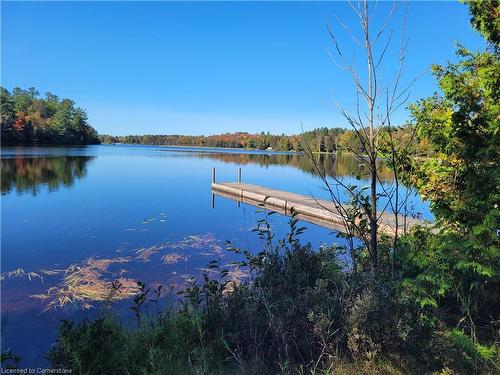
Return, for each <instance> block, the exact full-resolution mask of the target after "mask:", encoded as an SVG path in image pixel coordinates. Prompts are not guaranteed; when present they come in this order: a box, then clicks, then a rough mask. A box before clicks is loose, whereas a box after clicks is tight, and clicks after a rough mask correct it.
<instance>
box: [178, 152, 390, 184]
mask: <svg viewBox="0 0 500 375" xmlns="http://www.w3.org/2000/svg"><path fill="white" fill-rule="evenodd" d="M195 155H196V157H199V158H201V159H214V160H219V161H223V162H225V163H236V164H242V165H245V164H258V165H260V166H270V165H282V166H292V167H295V168H298V169H300V170H302V171H304V172H307V173H310V174H312V175H316V174H317V173H316V170H315V167H314V163H313V162H312V161H311V160H310V159H309V158H308V157H307V156H305V155H302V154H236V153H234V154H233V153H195ZM183 156H184V155H183ZM314 157H315V158H316V160H317V161H318V162H319V165H321V166H322V167H323V168H324V170H325V171H326V172H327V173H328V174H330V175H335V176H339V177H342V176H360V178H365V177H366V178H367V177H368V170H367V169H366V165H364V164H363V163H362V162H360V161H359V160H357V159H356V158H355V157H354V156H353V155H352V154H347V153H339V154H336V155H331V154H318V155H314ZM380 179H381V180H382V181H392V179H393V177H392V173H391V171H390V170H389V169H387V168H383V167H382V168H381V172H380Z"/></svg>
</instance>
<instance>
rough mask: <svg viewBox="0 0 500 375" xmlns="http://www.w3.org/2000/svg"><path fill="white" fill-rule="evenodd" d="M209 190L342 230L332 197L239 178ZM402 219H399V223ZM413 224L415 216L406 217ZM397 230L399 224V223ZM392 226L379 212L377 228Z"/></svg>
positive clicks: (386, 230) (384, 230)
mask: <svg viewBox="0 0 500 375" xmlns="http://www.w3.org/2000/svg"><path fill="white" fill-rule="evenodd" d="M212 192H213V193H214V194H216V195H219V196H222V197H225V198H229V199H233V200H236V201H239V202H244V203H248V204H250V205H253V206H256V207H265V208H266V209H269V210H271V211H274V212H277V213H280V214H282V215H286V216H290V215H291V212H292V208H293V209H294V211H295V213H296V217H297V218H298V219H300V220H304V221H307V222H310V223H313V224H316V225H320V226H323V227H326V228H330V229H334V230H336V231H341V232H345V220H344V218H343V215H342V214H341V213H340V212H339V209H338V208H337V207H336V206H335V204H334V203H333V202H332V201H329V200H324V199H315V198H314V197H312V196H306V195H301V194H296V193H291V192H287V191H282V190H276V189H270V188H266V187H263V186H258V185H252V184H247V183H242V182H224V183H215V182H214V183H212ZM402 222H403V221H402V220H400V223H402ZM407 222H408V223H409V225H410V226H411V225H414V224H415V223H416V220H414V219H409V220H407ZM399 226H400V230H401V228H402V226H401V224H399ZM395 229H396V225H395V218H394V215H392V214H390V213H383V214H382V216H381V218H380V223H379V232H381V233H385V234H388V235H394V233H395Z"/></svg>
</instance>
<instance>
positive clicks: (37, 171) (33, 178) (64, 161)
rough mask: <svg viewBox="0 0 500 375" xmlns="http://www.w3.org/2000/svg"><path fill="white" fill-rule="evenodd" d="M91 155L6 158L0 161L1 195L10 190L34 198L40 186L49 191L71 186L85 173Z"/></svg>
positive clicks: (91, 157)
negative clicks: (0, 169)
mask: <svg viewBox="0 0 500 375" xmlns="http://www.w3.org/2000/svg"><path fill="white" fill-rule="evenodd" d="M92 159H94V157H93V156H65V157H36V158H26V157H18V158H7V159H2V160H1V165H2V172H1V175H2V194H6V193H8V192H10V191H12V190H13V189H15V190H16V191H17V192H18V193H24V192H31V194H33V195H36V194H37V193H38V192H39V189H40V187H41V185H45V186H47V187H48V189H49V191H54V190H57V189H58V188H59V187H60V186H61V185H63V186H72V185H73V183H74V182H75V180H76V179H80V178H83V177H85V175H86V174H87V168H86V164H87V163H88V162H89V161H90V160H92Z"/></svg>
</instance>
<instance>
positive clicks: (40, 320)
mask: <svg viewBox="0 0 500 375" xmlns="http://www.w3.org/2000/svg"><path fill="white" fill-rule="evenodd" d="M1 156H2V161H1V162H2V172H1V174H2V199H1V204H2V207H1V225H2V228H1V229H2V232H1V250H2V252H1V261H2V265H1V268H2V275H3V277H4V280H3V281H2V287H1V291H2V296H1V304H2V306H1V307H2V319H3V320H4V323H5V324H4V327H3V334H2V350H4V349H6V348H9V347H10V348H12V351H13V353H15V354H17V355H20V356H21V357H22V362H21V365H22V366H35V365H36V366H39V365H46V362H45V360H44V359H43V354H44V353H45V352H46V351H47V350H48V349H49V348H50V346H51V344H52V343H53V342H54V340H55V337H56V327H57V325H58V321H59V319H61V318H71V319H81V318H82V317H85V316H93V315H95V314H97V313H98V311H99V303H94V302H93V301H92V300H91V299H86V300H85V302H84V303H86V304H87V305H89V306H87V307H90V305H92V307H93V308H90V309H87V310H82V309H81V307H82V306H81V305H82V303H76V304H72V305H71V306H72V307H71V308H68V307H65V308H62V309H54V308H50V309H48V310H46V308H47V306H48V304H50V302H51V301H55V300H56V296H59V297H60V296H61V295H56V294H54V292H52V294H50V293H49V294H48V295H47V291H48V290H49V288H51V287H53V286H57V285H58V287H59V288H61V284H60V283H61V282H62V281H64V276H65V274H64V272H63V271H64V270H66V269H68V267H70V266H71V265H75V266H76V267H80V269H83V271H82V272H81V273H85V272H87V271H88V270H89V269H91V270H93V272H97V275H98V278H99V280H104V281H105V282H107V281H112V280H116V279H119V278H121V280H125V283H126V282H127V281H131V282H133V281H135V280H141V281H143V282H145V283H146V284H148V285H151V286H155V285H159V284H161V285H164V286H166V287H167V289H168V288H171V290H173V291H174V290H176V289H178V288H179V287H181V286H182V285H183V283H184V280H185V279H186V278H187V277H189V276H197V275H199V274H200V272H201V271H200V268H203V267H205V266H206V265H207V263H208V262H209V261H210V260H213V259H220V262H221V264H222V265H225V264H228V263H230V262H231V261H232V260H234V259H233V258H232V255H231V253H228V252H227V251H225V250H224V248H225V246H224V241H225V240H230V241H231V242H232V243H233V244H234V245H236V246H238V247H242V248H246V249H249V250H251V251H258V250H260V249H261V244H260V242H259V240H258V238H257V236H256V235H255V234H254V233H252V232H251V230H252V229H253V228H255V226H256V222H257V220H259V219H261V218H262V217H263V216H262V215H263V214H262V213H257V212H256V211H257V209H256V208H255V207H252V206H247V205H245V204H241V207H239V208H238V207H237V204H236V202H234V201H231V200H227V199H224V198H220V197H216V198H215V207H214V208H212V207H211V188H210V184H211V170H212V168H213V167H215V168H216V169H217V180H218V181H235V180H236V173H237V169H238V167H241V168H242V174H243V181H244V182H248V183H254V184H259V185H264V186H267V187H272V188H278V189H283V190H288V191H292V192H296V193H302V194H313V195H314V196H316V197H320V198H327V197H328V195H327V194H326V192H325V191H324V190H323V189H322V188H321V186H322V185H321V181H320V180H319V178H318V177H317V176H315V175H314V173H313V172H312V171H313V167H312V165H311V163H310V162H309V161H308V160H307V158H306V157H304V156H301V155H296V154H288V155H286V154H277V153H268V152H249V151H234V150H214V149H192V148H177V147H153V146H151V147H150V146H123V145H117V146H112V145H102V146H87V147H33V148H22V147H17V148H11V147H4V148H3V149H2V151H1ZM321 162H322V163H323V164H324V165H325V167H326V168H329V169H331V170H332V171H335V173H337V175H338V176H339V177H342V178H343V179H344V180H345V181H346V182H351V183H356V184H361V185H364V184H366V181H363V179H361V181H359V180H356V178H355V177H353V176H354V175H356V174H357V170H358V169H359V168H358V165H359V163H358V162H357V161H356V160H354V159H353V158H352V157H350V156H341V157H338V158H337V159H334V158H332V157H331V156H328V157H323V158H322V159H321ZM383 178H384V179H385V181H386V182H387V183H388V181H390V175H389V174H388V175H387V176H383ZM411 201H412V205H413V211H414V212H421V213H422V214H423V216H424V217H426V218H430V214H429V209H428V206H427V205H426V204H425V203H422V202H421V201H420V199H419V198H418V197H412V199H411ZM270 220H271V226H272V228H273V230H274V231H275V232H276V237H277V238H281V237H282V236H283V235H285V234H286V233H287V229H288V225H287V223H288V220H289V219H288V218H286V217H283V216H280V215H272V216H271V217H270ZM304 224H305V225H304V226H306V227H307V228H308V229H307V230H306V232H305V233H304V235H303V236H302V241H303V242H311V243H312V244H313V245H314V246H319V245H320V244H323V243H327V244H328V243H333V242H337V241H339V240H338V239H337V238H336V237H335V234H332V233H331V231H330V230H328V229H324V228H321V227H318V226H315V225H312V224H306V223H304ZM165 256H169V257H167V259H166V260H165V258H164V257H165ZM89 259H90V261H89ZM95 260H97V261H102V260H104V262H108V264H107V265H103V264H102V263H99V264H98V265H97V266H96V265H95V264H94V263H92V261H95ZM89 265H92V267H91V266H89ZM19 268H21V269H22V271H23V272H20V271H18V272H17V274H14V273H11V274H10V275H9V274H8V273H9V272H11V271H14V270H17V269H19ZM96 270H97V271H96ZM30 272H34V273H35V274H36V275H39V276H41V277H43V280H42V279H41V278H40V277H37V276H35V275H34V274H31V275H29V277H28V274H29V273H30ZM67 274H68V272H66V275H67ZM85 275H86V273H85ZM92 275H94V276H95V274H92ZM92 275H90V276H88V275H87V276H88V277H92ZM30 279H31V280H30ZM85 280H87V279H85ZM97 285H99V284H97ZM41 294H42V295H44V294H45V297H46V298H43V299H42V298H35V297H33V295H41ZM38 297H40V296H38ZM120 304H121V305H122V306H125V305H130V299H123V300H121V302H120V303H118V305H120ZM125 311H126V309H125ZM129 311H130V310H129ZM128 314H132V313H131V312H129V313H128Z"/></svg>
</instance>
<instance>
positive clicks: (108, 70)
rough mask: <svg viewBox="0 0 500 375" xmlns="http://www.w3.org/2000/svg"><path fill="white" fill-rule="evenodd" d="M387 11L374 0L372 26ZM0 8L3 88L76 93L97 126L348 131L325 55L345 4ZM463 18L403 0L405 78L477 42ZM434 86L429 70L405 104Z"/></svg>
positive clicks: (344, 86)
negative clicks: (406, 50)
mask: <svg viewBox="0 0 500 375" xmlns="http://www.w3.org/2000/svg"><path fill="white" fill-rule="evenodd" d="M388 6H389V3H380V4H378V8H377V9H376V11H375V14H374V20H375V22H379V23H380V22H382V20H383V15H384V14H385V13H386V11H387V9H388ZM1 11H2V14H1V21H2V25H1V28H2V29H1V31H2V36H1V42H2V51H1V52H2V55H1V83H2V86H4V87H6V88H7V89H9V90H10V89H12V88H13V87H15V86H19V87H22V88H28V87H31V86H34V87H36V88H37V89H38V90H39V91H40V93H45V92H46V91H50V92H52V93H54V94H56V95H58V96H60V97H68V98H71V99H73V100H74V101H75V102H76V103H77V104H78V105H80V106H81V107H83V108H85V109H86V110H87V113H88V115H89V119H90V122H91V124H92V125H93V126H95V128H96V129H97V130H98V131H99V132H100V133H108V134H115V135H123V134H150V133H153V134H174V133H177V134H179V133H182V134H213V133H222V132H226V131H248V132H260V131H270V132H272V133H281V132H285V133H287V134H290V133H297V132H299V131H300V129H301V123H302V125H303V127H304V128H305V129H312V128H314V127H317V126H329V127H333V126H345V125H346V124H345V122H344V121H343V118H342V117H341V116H340V115H339V113H338V111H337V110H336V109H335V107H334V106H333V105H332V101H331V98H332V95H333V96H334V97H335V98H336V100H337V101H339V102H341V103H343V104H345V105H346V106H348V107H349V106H351V104H352V103H353V100H354V95H353V92H354V91H353V87H352V82H351V80H350V79H349V76H348V75H347V74H346V73H345V72H343V71H341V70H339V69H338V68H337V66H336V65H335V64H334V63H333V62H332V61H331V60H330V58H329V56H328V54H327V52H326V50H325V49H326V48H331V47H332V44H331V42H330V39H329V37H328V34H327V32H326V27H325V23H326V22H327V21H328V22H330V23H331V24H332V25H334V26H335V27H336V29H335V30H336V32H338V33H339V34H338V35H339V40H340V42H342V43H344V45H350V44H352V43H351V42H350V40H349V39H348V38H347V36H346V35H345V34H343V33H342V32H341V31H342V30H341V28H339V27H338V24H337V23H336V21H335V15H337V16H338V17H339V18H341V19H343V20H345V22H346V23H348V24H350V25H354V23H353V22H354V21H355V20H354V17H353V12H352V9H351V8H350V7H349V6H348V5H347V4H346V3H344V2H328V3H324V2H273V3H270V2H213V3H212V2H198V3H189V2H86V3H85V2H6V1H2V2H1ZM401 15H402V13H399V14H397V15H396V18H395V24H394V25H395V26H396V27H397V25H398V22H399V21H398V20H399V19H400V18H401ZM468 21H469V15H468V12H467V7H466V6H465V5H463V4H461V3H458V2H410V3H409V4H408V20H407V34H408V35H409V36H410V38H411V41H410V49H409V53H408V61H407V64H406V66H405V70H404V79H407V80H409V79H410V78H411V77H414V76H416V75H418V74H419V73H420V72H422V71H423V70H425V69H426V67H428V66H429V65H430V64H432V63H444V62H446V61H447V60H452V59H453V58H454V57H453V53H454V49H455V48H454V42H455V41H460V42H461V43H462V44H464V45H465V46H466V47H469V48H471V49H481V48H483V47H484V43H483V41H482V39H481V38H480V36H479V34H477V33H476V32H475V31H473V30H472V29H471V27H470V25H469V22H468ZM358 56H359V55H358ZM388 58H389V60H388V62H387V63H386V64H387V71H388V72H390V66H392V65H391V64H393V62H394V61H395V55H394V53H392V52H391V53H389V54H388ZM387 75H389V73H387ZM436 90H437V86H436V84H435V81H434V78H433V77H432V76H431V74H430V73H429V72H428V73H426V74H425V75H424V76H423V77H422V78H421V79H420V80H419V81H418V82H417V83H416V84H415V85H414V86H413V88H412V94H411V98H410V99H411V100H416V99H418V98H421V97H425V96H429V95H432V94H433V93H434V92H435V91H436ZM407 116H408V115H407V113H406V112H405V111H400V112H399V113H397V115H396V118H395V121H396V122H401V121H404V120H405V119H406V118H407Z"/></svg>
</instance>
